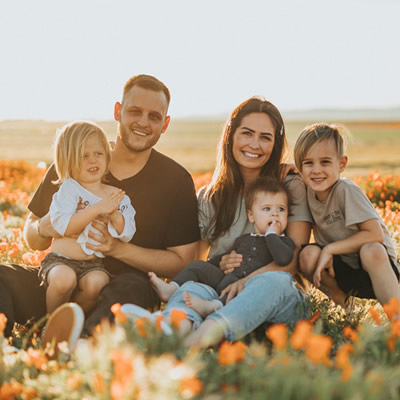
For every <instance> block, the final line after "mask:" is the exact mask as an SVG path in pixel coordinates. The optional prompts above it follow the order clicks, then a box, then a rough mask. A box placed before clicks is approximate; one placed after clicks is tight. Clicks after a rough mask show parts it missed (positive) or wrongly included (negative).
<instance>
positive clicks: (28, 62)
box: [0, 0, 400, 120]
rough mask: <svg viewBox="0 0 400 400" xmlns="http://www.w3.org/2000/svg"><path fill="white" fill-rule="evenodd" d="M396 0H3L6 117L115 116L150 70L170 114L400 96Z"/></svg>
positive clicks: (0, 63)
mask: <svg viewBox="0 0 400 400" xmlns="http://www.w3.org/2000/svg"><path fill="white" fill-rule="evenodd" d="M399 21H400V1H398V0H335V1H332V0H302V1H299V0H274V1H272V0H240V1H239V0H201V1H192V0H141V1H137V0H109V1H106V0H68V1H62V0H35V1H31V0H13V1H5V0H4V1H1V3H0V51H1V53H0V120H4V119H44V120H72V119H82V118H85V119H95V120H109V119H112V118H113V107H114V103H115V101H118V100H120V98H121V93H122V87H123V85H124V83H125V81H126V80H127V79H128V78H129V77H131V76H133V75H136V74H140V73H146V74H151V75H154V76H156V77H158V78H159V79H161V80H162V81H163V82H164V83H165V84H166V85H167V86H168V87H169V89H170V91H171V95H172V99H171V106H170V114H171V116H172V117H176V118H182V117H196V116H217V115H218V116H219V115H227V114H228V113H229V112H230V111H231V110H233V109H234V108H235V107H236V106H237V105H238V104H240V103H241V102H242V101H244V100H246V99H247V98H248V97H250V96H252V95H262V96H265V97H266V98H267V99H268V100H270V101H271V102H273V103H274V104H275V105H276V106H278V108H279V109H281V110H297V109H308V108H353V107H355V108H365V107H378V108H385V107H395V106H400V45H399V43H400V23H399Z"/></svg>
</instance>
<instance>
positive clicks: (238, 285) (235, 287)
mask: <svg viewBox="0 0 400 400" xmlns="http://www.w3.org/2000/svg"><path fill="white" fill-rule="evenodd" d="M246 281H247V279H246V278H242V279H239V280H238V281H236V282H233V283H231V284H230V285H229V286H227V287H226V288H225V289H224V290H222V291H221V295H220V296H219V297H220V298H222V297H224V296H227V297H226V304H228V303H229V302H230V301H231V300H232V299H233V298H234V297H236V296H237V295H238V294H239V293H240V292H241V291H242V290H243V289H244V285H245V284H246Z"/></svg>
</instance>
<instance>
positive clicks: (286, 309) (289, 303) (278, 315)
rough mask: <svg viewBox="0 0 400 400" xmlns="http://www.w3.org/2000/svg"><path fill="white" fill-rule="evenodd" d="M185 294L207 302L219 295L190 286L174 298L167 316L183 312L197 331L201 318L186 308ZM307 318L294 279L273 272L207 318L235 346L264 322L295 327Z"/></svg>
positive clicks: (249, 283) (251, 283) (254, 280)
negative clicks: (218, 324)
mask: <svg viewBox="0 0 400 400" xmlns="http://www.w3.org/2000/svg"><path fill="white" fill-rule="evenodd" d="M184 291H186V292H188V293H190V294H191V295H193V296H197V297H200V298H202V299H205V300H215V299H217V298H218V294H217V292H216V291H215V290H214V289H212V288H210V287H209V286H206V285H203V284H199V283H195V282H187V283H185V284H184V285H182V286H181V287H180V288H179V289H178V290H177V291H176V292H175V293H174V295H173V296H171V298H170V300H169V302H168V306H167V307H166V309H165V313H166V314H168V313H169V312H170V310H171V309H173V308H178V309H181V310H184V311H185V312H186V314H187V316H188V319H189V320H191V321H193V328H194V329H196V328H197V327H198V326H199V325H200V323H201V322H202V318H201V316H200V315H199V314H197V313H196V312H195V311H194V310H192V309H190V308H188V307H186V305H185V302H184V299H183V292H184ZM305 317H306V305H305V295H304V294H303V293H302V292H301V291H300V290H299V289H298V288H297V287H296V284H295V282H294V281H293V278H292V275H291V274H289V273H287V272H280V271H270V272H264V273H263V274H259V275H256V276H254V277H253V278H251V279H249V280H248V281H247V282H246V285H245V288H244V289H243V291H242V292H241V293H240V294H239V295H238V296H236V297H235V298H234V299H232V300H231V301H230V302H229V303H228V304H227V305H225V306H224V307H223V308H221V309H219V310H218V311H216V312H214V313H212V314H210V315H209V316H208V317H207V318H211V319H214V320H215V321H217V322H218V323H220V324H221V325H222V326H223V329H224V333H225V337H226V339H227V340H229V341H231V342H232V341H235V340H238V339H240V338H241V337H243V336H245V335H247V334H248V333H250V332H251V331H253V330H254V329H255V328H257V327H258V326H259V325H261V324H262V323H263V322H271V323H277V322H284V323H287V324H294V323H295V322H296V321H298V320H299V319H302V318H305Z"/></svg>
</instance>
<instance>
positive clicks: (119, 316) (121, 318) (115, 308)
mask: <svg viewBox="0 0 400 400" xmlns="http://www.w3.org/2000/svg"><path fill="white" fill-rule="evenodd" d="M111 312H112V313H113V314H114V317H115V319H116V320H117V321H118V322H119V323H120V324H124V323H125V322H126V321H127V318H126V315H125V314H124V313H123V312H122V311H121V304H120V303H115V304H113V305H112V306H111Z"/></svg>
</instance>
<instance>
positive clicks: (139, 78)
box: [121, 74, 171, 106]
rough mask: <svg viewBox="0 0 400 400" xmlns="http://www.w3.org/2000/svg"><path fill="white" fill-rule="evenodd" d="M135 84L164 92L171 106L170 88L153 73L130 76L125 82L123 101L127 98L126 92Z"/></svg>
mask: <svg viewBox="0 0 400 400" xmlns="http://www.w3.org/2000/svg"><path fill="white" fill-rule="evenodd" d="M134 86H139V87H141V88H142V89H148V90H153V91H155V92H163V93H164V94H165V97H166V99H167V105H168V106H169V102H170V100H171V94H170V92H169V89H168V88H167V87H166V86H165V85H164V83H162V82H161V81H160V80H158V79H157V78H155V77H154V76H151V75H145V74H141V75H135V76H132V78H129V79H128V81H127V82H126V83H125V86H124V91H123V93H122V102H121V103H123V102H124V100H125V96H126V94H127V93H128V92H129V90H131V89H132V88H133V87H134Z"/></svg>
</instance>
